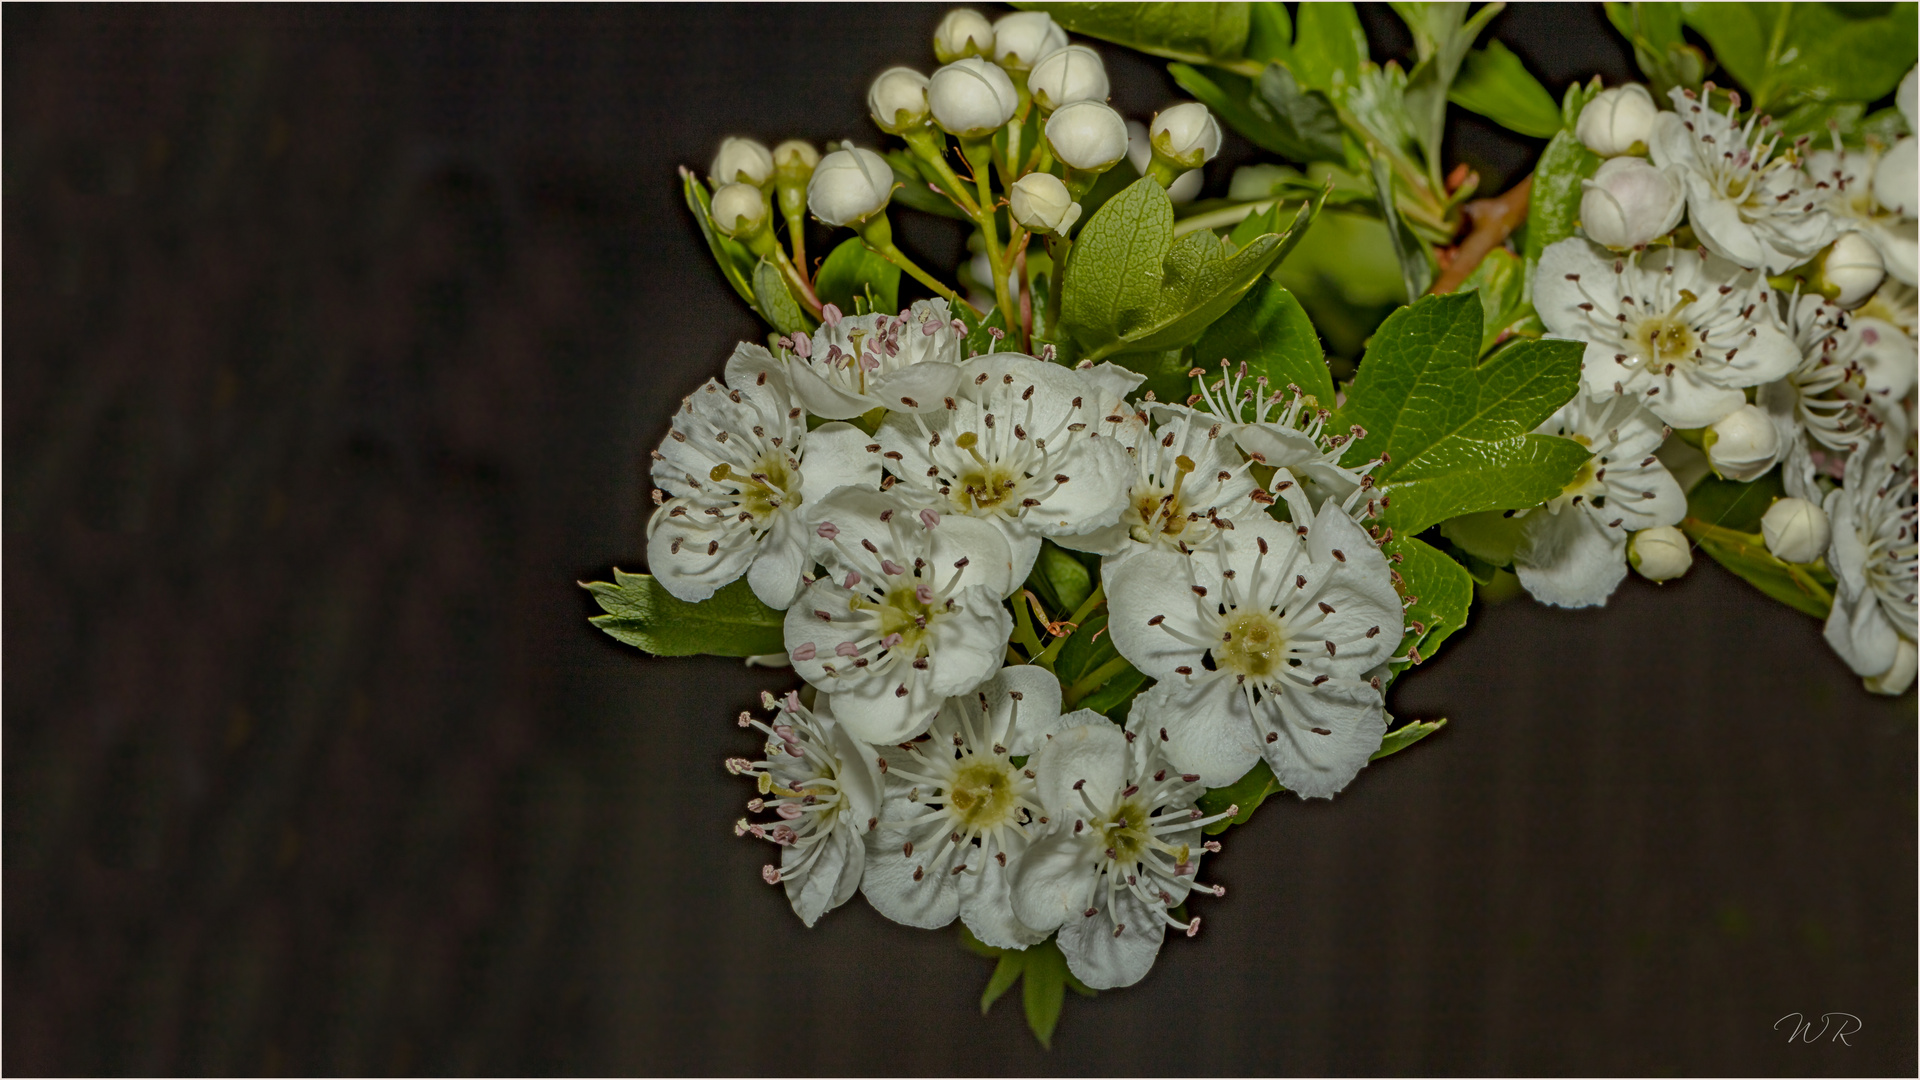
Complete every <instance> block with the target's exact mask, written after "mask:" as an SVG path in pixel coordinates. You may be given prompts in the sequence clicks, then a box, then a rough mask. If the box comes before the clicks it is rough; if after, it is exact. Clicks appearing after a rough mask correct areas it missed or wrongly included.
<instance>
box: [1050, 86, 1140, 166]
mask: <svg viewBox="0 0 1920 1080" xmlns="http://www.w3.org/2000/svg"><path fill="white" fill-rule="evenodd" d="M1047 142H1048V143H1049V144H1050V145H1051V146H1052V147H1053V156H1054V157H1057V158H1059V159H1060V160H1061V161H1064V162H1066V163H1067V164H1069V165H1071V166H1073V167H1074V168H1076V169H1080V170H1082V171H1084V172H1105V171H1106V170H1108V169H1111V168H1113V167H1114V166H1115V165H1117V164H1119V162H1120V159H1121V158H1123V157H1126V156H1127V122H1126V121H1125V120H1123V119H1121V118H1120V114H1119V113H1117V112H1114V111H1113V106H1111V105H1108V104H1107V103H1106V102H1104V101H1074V102H1069V103H1067V104H1065V105H1062V106H1060V107H1059V108H1058V109H1055V110H1054V111H1053V115H1052V116H1049V117H1047Z"/></svg>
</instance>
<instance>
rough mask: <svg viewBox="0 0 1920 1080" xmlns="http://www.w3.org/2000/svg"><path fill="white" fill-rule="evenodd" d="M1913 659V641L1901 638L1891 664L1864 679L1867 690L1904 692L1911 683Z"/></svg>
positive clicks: (1889, 692) (1913, 666)
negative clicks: (1878, 672) (1897, 651)
mask: <svg viewBox="0 0 1920 1080" xmlns="http://www.w3.org/2000/svg"><path fill="white" fill-rule="evenodd" d="M1915 660H1916V657H1915V655H1914V648H1913V642H1911V641H1908V640H1907V639H1906V638H1901V639H1900V645H1899V653H1898V654H1897V655H1896V656H1895V657H1894V660H1893V666H1892V667H1889V668H1888V669H1887V670H1886V671H1884V672H1882V673H1880V674H1878V675H1872V676H1869V677H1868V678H1867V679H1866V687H1867V689H1868V691H1870V692H1872V693H1875V694H1888V695H1894V694H1904V693H1906V692H1907V687H1909V686H1912V685H1913V676H1914V669H1915Z"/></svg>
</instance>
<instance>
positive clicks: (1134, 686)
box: [1073, 638, 1147, 719]
mask: <svg viewBox="0 0 1920 1080" xmlns="http://www.w3.org/2000/svg"><path fill="white" fill-rule="evenodd" d="M1102 640H1105V639H1104V638H1103V639H1102ZM1146 688H1147V677H1146V676H1145V675H1143V674H1141V672H1140V669H1138V668H1136V667H1134V666H1133V665H1132V664H1128V665H1127V666H1125V667H1123V668H1121V669H1120V674H1118V675H1114V676H1112V677H1110V678H1109V679H1107V681H1106V682H1105V683H1103V684H1102V685H1101V687H1100V689H1098V690H1095V691H1094V692H1093V693H1091V694H1088V695H1087V696H1086V697H1083V698H1081V699H1080V700H1079V701H1076V702H1074V703H1073V707H1074V708H1076V709H1092V710H1093V711H1094V712H1097V713H1099V714H1100V715H1101V716H1105V717H1107V718H1109V719H1118V717H1116V716H1115V712H1116V710H1118V709H1119V708H1120V706H1122V705H1126V704H1128V703H1129V702H1131V701H1132V700H1133V699H1134V697H1135V695H1137V694H1139V693H1140V691H1142V690H1145V689H1146Z"/></svg>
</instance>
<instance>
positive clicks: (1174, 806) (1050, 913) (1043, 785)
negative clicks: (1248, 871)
mask: <svg viewBox="0 0 1920 1080" xmlns="http://www.w3.org/2000/svg"><path fill="white" fill-rule="evenodd" d="M1028 765H1029V766H1030V767H1032V768H1033V770H1034V771H1035V773H1036V774H1038V777H1039V788H1040V805H1041V807H1042V808H1043V810H1044V814H1045V817H1046V818H1048V819H1050V821H1049V823H1048V825H1047V830H1048V831H1047V833H1046V835H1044V836H1042V837H1041V838H1040V839H1039V840H1037V841H1035V842H1034V843H1033V844H1032V846H1030V847H1029V848H1028V849H1027V853H1026V855H1025V856H1024V857H1023V858H1022V859H1021V860H1020V865H1019V866H1017V867H1015V868H1014V871H1013V875H1012V877H1013V880H1012V890H1011V892H1012V896H1013V911H1014V915H1015V917H1016V918H1018V919H1019V920H1020V921H1021V922H1022V923H1024V924H1026V925H1027V926H1030V927H1032V928H1033V929H1034V930H1036V931H1042V932H1044V931H1051V930H1053V929H1055V928H1058V929H1059V932H1060V934H1059V937H1058V939H1057V940H1058V943H1059V945H1060V951H1061V952H1062V953H1065V954H1066V958H1067V969H1068V970H1069V971H1071V972H1073V974H1074V975H1075V976H1076V977H1078V978H1079V979H1080V981H1082V982H1084V983H1086V984H1087V985H1088V986H1090V987H1092V988H1094V989H1096V990H1108V989H1112V988H1114V987H1120V986H1131V985H1133V984H1134V983H1137V982H1139V981H1140V980H1141V979H1143V978H1145V977H1146V974H1147V972H1148V971H1150V970H1152V968H1153V962H1154V960H1155V959H1157V958H1158V957H1159V955H1160V943H1161V941H1162V940H1163V939H1164V938H1165V936H1166V928H1167V927H1169V926H1172V927H1174V928H1176V929H1181V930H1185V931H1186V932H1187V936H1188V937H1192V936H1193V935H1194V934H1196V933H1198V932H1199V930H1200V920H1199V919H1198V918H1193V919H1190V920H1188V921H1187V922H1184V923H1182V922H1180V921H1178V920H1177V919H1175V918H1173V917H1172V916H1171V915H1169V914H1168V913H1167V910H1168V909H1169V908H1173V907H1177V906H1178V905H1179V904H1181V903H1182V902H1183V901H1185V900H1186V898H1187V894H1188V893H1189V892H1190V891H1192V890H1195V889H1198V890H1199V891H1201V892H1210V893H1212V894H1213V895H1215V896H1224V895H1226V891H1227V890H1226V889H1225V888H1223V887H1221V886H1218V885H1202V884H1200V883H1198V882H1197V881H1195V880H1194V878H1195V875H1197V874H1198V873H1199V870H1200V857H1201V854H1202V852H1206V851H1219V850H1220V845H1219V844H1218V843H1216V842H1214V841H1211V840H1207V841H1204V842H1203V840H1202V836H1201V832H1200V830H1201V829H1202V828H1204V827H1205V826H1207V825H1209V824H1211V823H1213V822H1215V821H1218V820H1220V819H1221V818H1224V817H1230V816H1232V815H1233V814H1235V813H1238V812H1239V810H1238V808H1237V807H1229V808H1228V809H1227V810H1225V811H1223V812H1222V813H1219V814H1215V815H1213V816H1211V817H1208V816H1206V815H1204V814H1203V813H1202V812H1201V811H1200V810H1199V809H1197V808H1195V807H1194V805H1193V803H1194V800H1196V799H1198V798H1199V797H1200V796H1201V795H1202V794H1203V793H1204V789H1203V788H1202V786H1201V785H1200V784H1199V783H1197V782H1196V781H1197V779H1198V778H1197V777H1195V776H1194V775H1193V774H1191V773H1187V774H1180V773H1176V772H1175V771H1174V770H1173V769H1172V768H1171V767H1170V766H1169V764H1168V762H1167V761H1166V759H1165V758H1164V756H1162V754H1161V753H1160V751H1159V747H1158V745H1157V744H1156V741H1155V739H1154V738H1153V736H1151V735H1147V734H1143V733H1142V732H1141V730H1140V729H1139V728H1138V726H1137V725H1136V726H1135V728H1134V729H1132V730H1124V731H1123V730H1122V729H1121V728H1119V727H1117V726H1115V725H1113V724H1111V723H1108V722H1106V721H1104V720H1103V721H1100V722H1099V723H1094V724H1087V725H1085V726H1083V727H1076V728H1071V729H1069V730H1067V731H1063V732H1061V733H1059V734H1057V735H1055V736H1054V737H1053V738H1052V739H1051V740H1049V741H1048V742H1047V744H1046V745H1045V746H1042V747H1041V748H1040V750H1039V752H1038V753H1036V754H1034V755H1033V758H1032V759H1031V760H1030V761H1029V762H1028Z"/></svg>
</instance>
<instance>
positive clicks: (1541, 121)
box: [1447, 41, 1561, 139]
mask: <svg viewBox="0 0 1920 1080" xmlns="http://www.w3.org/2000/svg"><path fill="white" fill-rule="evenodd" d="M1447 100H1448V101H1451V102H1453V103H1454V104H1455V105H1458V106H1460V107H1461V108H1463V109H1467V110H1470V111H1472V112H1477V113H1479V114H1480V115H1481V116H1484V117H1486V118H1487V119H1489V120H1491V121H1493V122H1494V123H1496V124H1499V125H1500V126H1501V127H1503V128H1506V129H1508V130H1509V131H1517V132H1519V133H1520V134H1522V135H1531V136H1533V137H1534V138H1537V139H1545V138H1550V137H1551V136H1552V135H1553V133H1554V132H1556V131H1559V130H1560V127H1561V116H1560V107H1559V106H1558V105H1555V104H1554V102H1553V95H1551V94H1549V93H1547V88H1546V87H1544V86H1541V85H1540V80H1539V79H1536V78H1534V77H1533V76H1532V74H1530V73H1529V72H1528V71H1527V69H1526V65H1524V64H1522V63H1521V62H1520V58H1519V57H1517V56H1515V55H1513V52H1512V51H1511V50H1509V49H1508V48H1507V47H1506V46H1505V45H1502V44H1500V42H1498V41H1490V42H1488V43H1487V47H1486V48H1484V49H1476V50H1474V51H1473V52H1470V53H1468V54H1467V62H1466V66H1465V67H1463V68H1462V69H1461V72H1460V77H1459V78H1458V79H1456V80H1455V81H1454V84H1453V89H1452V90H1450V91H1448V92H1447Z"/></svg>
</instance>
